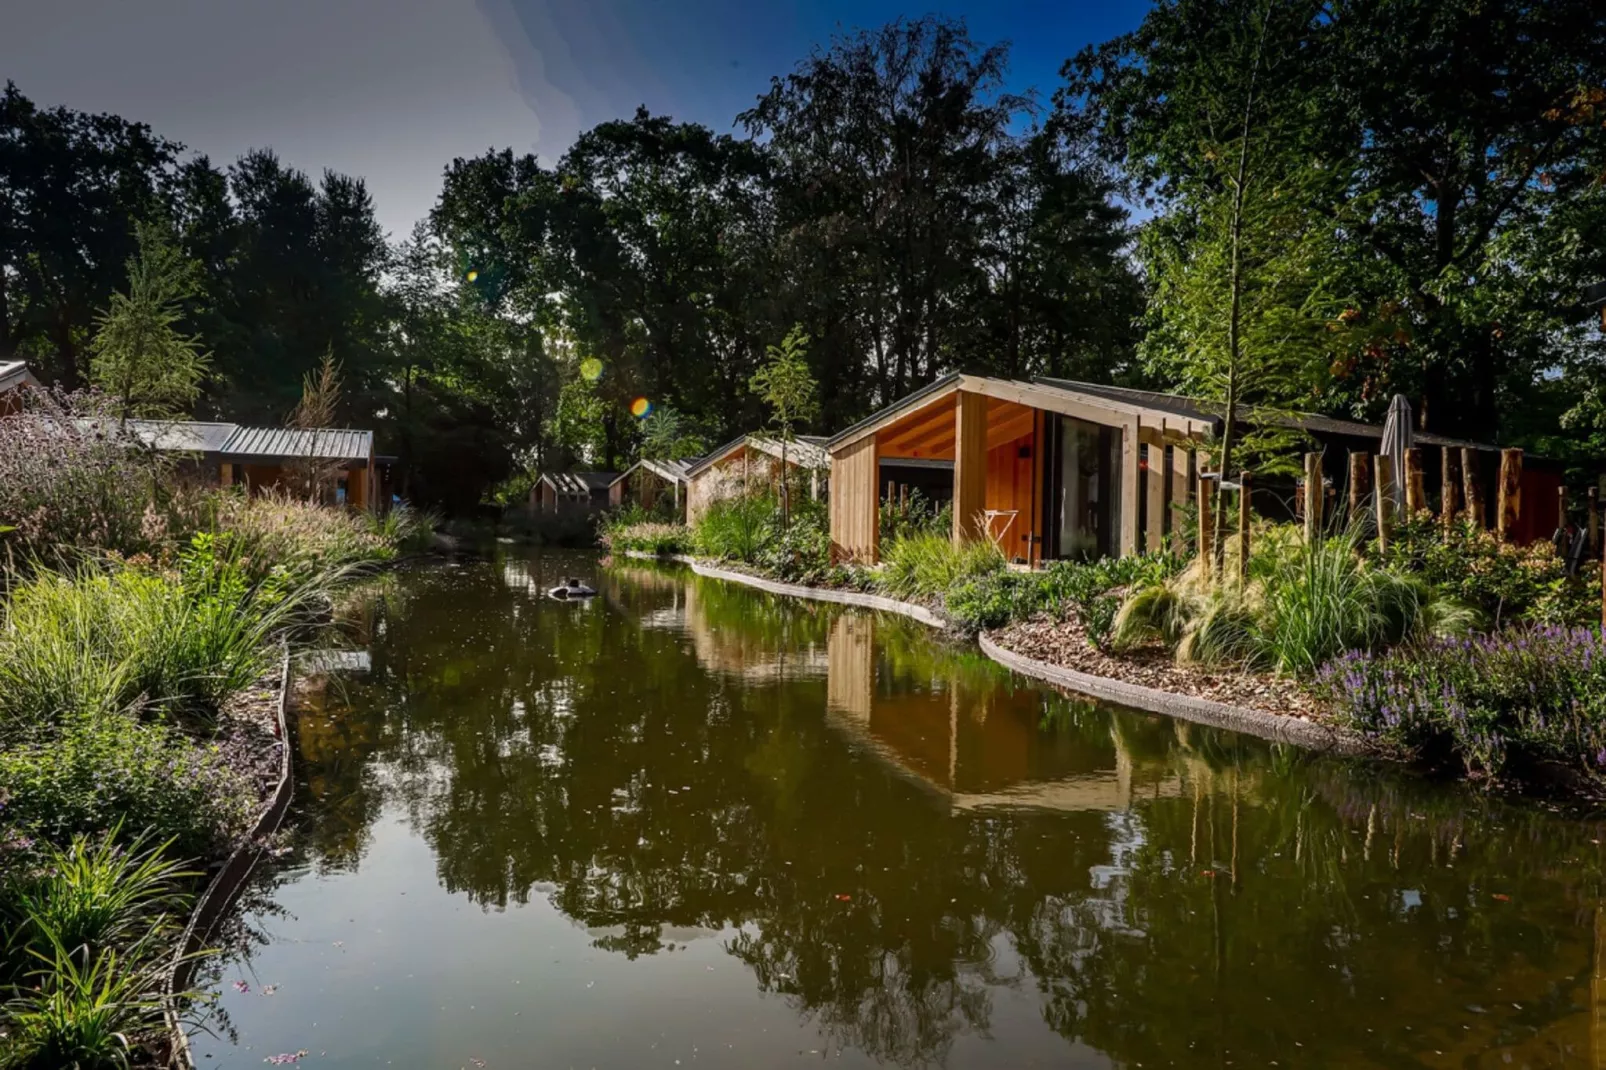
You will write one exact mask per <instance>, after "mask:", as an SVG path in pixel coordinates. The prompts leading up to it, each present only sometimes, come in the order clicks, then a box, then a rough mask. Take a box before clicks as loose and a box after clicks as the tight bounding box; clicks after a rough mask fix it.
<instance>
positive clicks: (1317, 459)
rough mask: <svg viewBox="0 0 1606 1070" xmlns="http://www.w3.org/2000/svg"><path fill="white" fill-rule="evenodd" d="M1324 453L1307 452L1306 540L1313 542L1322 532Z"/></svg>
mask: <svg viewBox="0 0 1606 1070" xmlns="http://www.w3.org/2000/svg"><path fill="white" fill-rule="evenodd" d="M1322 500H1323V494H1322V455H1321V454H1319V453H1307V454H1305V541H1306V542H1308V543H1313V542H1315V541H1316V539H1317V537H1318V536H1320V535H1321V533H1322Z"/></svg>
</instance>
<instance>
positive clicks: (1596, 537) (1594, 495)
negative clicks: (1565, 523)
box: [1589, 487, 1600, 550]
mask: <svg viewBox="0 0 1606 1070" xmlns="http://www.w3.org/2000/svg"><path fill="white" fill-rule="evenodd" d="M1589 547H1590V549H1592V550H1598V549H1599V548H1600V488H1599V487H1590V488H1589Z"/></svg>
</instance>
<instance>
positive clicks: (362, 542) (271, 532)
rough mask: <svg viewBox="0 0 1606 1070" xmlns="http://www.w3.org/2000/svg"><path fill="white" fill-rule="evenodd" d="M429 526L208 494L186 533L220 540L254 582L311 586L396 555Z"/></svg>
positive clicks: (290, 501) (267, 498)
mask: <svg viewBox="0 0 1606 1070" xmlns="http://www.w3.org/2000/svg"><path fill="white" fill-rule="evenodd" d="M432 525H433V521H432V518H430V517H429V515H428V514H418V513H415V512H414V511H412V510H410V509H396V510H392V511H391V512H390V513H389V514H388V515H387V516H385V517H381V518H376V517H373V516H371V515H369V514H364V513H356V512H351V511H349V510H346V509H338V508H333V507H330V506H327V505H320V504H318V503H317V502H311V501H307V500H306V499H305V498H300V497H297V496H295V495H293V494H290V493H289V492H287V491H283V490H270V491H267V492H266V493H262V494H254V495H248V494H246V493H244V492H243V491H240V490H227V491H221V492H217V493H214V494H213V495H211V496H210V497H209V499H208V502H207V508H206V512H205V515H203V516H201V517H197V518H196V519H195V520H194V521H193V522H192V523H191V525H190V526H192V527H193V528H194V530H196V531H198V532H201V533H210V534H216V535H223V536H226V537H227V540H228V544H229V546H230V548H231V551H232V552H234V553H236V554H237V555H238V556H237V560H238V563H239V564H240V566H241V567H242V568H243V569H245V570H246V571H247V572H248V573H249V574H250V575H251V576H252V577H253V578H254V579H261V578H264V577H266V576H267V575H268V574H269V573H270V572H273V571H275V570H276V571H278V572H279V573H281V574H284V575H287V576H290V577H293V578H297V579H313V578H316V577H318V576H320V575H322V574H325V573H328V572H329V571H331V570H334V569H357V568H362V567H365V566H370V565H377V564H380V563H382V562H385V561H389V560H391V559H393V558H395V557H396V556H397V554H398V553H399V552H400V551H401V550H402V549H403V548H404V544H406V543H407V542H408V541H410V540H417V541H422V540H424V539H426V538H427V537H428V535H427V532H428V531H429V530H430V528H431V527H432Z"/></svg>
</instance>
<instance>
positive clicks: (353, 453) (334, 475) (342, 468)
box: [217, 427, 389, 510]
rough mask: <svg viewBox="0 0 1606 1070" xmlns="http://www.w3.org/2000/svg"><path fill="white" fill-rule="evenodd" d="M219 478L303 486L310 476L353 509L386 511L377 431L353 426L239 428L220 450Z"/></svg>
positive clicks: (250, 484) (252, 485)
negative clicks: (375, 435) (354, 428)
mask: <svg viewBox="0 0 1606 1070" xmlns="http://www.w3.org/2000/svg"><path fill="white" fill-rule="evenodd" d="M217 460H218V468H219V471H218V482H219V484H220V485H222V486H225V487H227V486H230V485H232V484H236V483H238V484H242V485H244V486H245V487H246V488H248V489H249V490H253V491H255V490H263V489H268V488H274V487H300V486H301V485H303V484H304V483H306V482H307V481H308V480H309V479H310V480H313V481H315V482H317V483H319V484H322V485H324V486H325V487H326V490H325V491H324V496H325V497H326V498H327V499H328V500H331V501H333V502H334V503H337V504H340V505H347V506H350V507H351V508H353V509H375V510H382V509H383V508H384V507H385V506H386V505H387V504H388V503H389V495H388V494H381V490H382V489H383V488H382V487H381V478H380V464H379V459H378V458H377V457H375V455H374V433H373V432H372V431H357V430H352V429H350V428H333V427H328V428H324V427H320V428H287V427H237V428H235V431H234V434H233V435H231V436H230V437H229V439H228V441H227V442H225V443H224V445H223V448H222V449H221V450H219V451H218V456H217Z"/></svg>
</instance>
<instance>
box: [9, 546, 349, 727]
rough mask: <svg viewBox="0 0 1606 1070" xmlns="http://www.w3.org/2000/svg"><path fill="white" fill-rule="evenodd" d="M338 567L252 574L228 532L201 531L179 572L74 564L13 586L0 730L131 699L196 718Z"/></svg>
mask: <svg viewBox="0 0 1606 1070" xmlns="http://www.w3.org/2000/svg"><path fill="white" fill-rule="evenodd" d="M332 581H333V577H332V576H331V575H330V574H329V573H327V572H325V573H323V574H322V575H320V576H318V577H302V578H296V577H292V576H290V575H288V574H286V573H283V572H279V571H276V570H275V571H270V572H269V574H268V575H267V576H266V577H264V578H262V579H260V580H257V581H255V582H253V580H252V579H251V577H250V575H249V574H248V572H247V566H246V563H245V558H244V554H243V553H242V552H241V550H240V549H239V548H238V547H237V545H236V544H234V543H233V541H232V540H231V539H228V538H219V537H217V536H212V535H197V536H196V537H195V539H194V540H193V541H192V543H191V545H190V547H189V548H188V549H187V550H186V551H185V552H184V553H183V554H182V555H180V559H179V562H178V567H177V570H176V572H157V571H154V570H147V569H144V568H138V567H134V566H131V565H112V566H110V567H108V568H99V567H96V566H90V565H81V566H78V567H77V568H75V569H74V570H72V571H69V572H65V573H54V572H41V573H39V574H37V575H36V576H35V577H34V578H33V579H31V580H28V581H26V582H23V583H21V584H19V585H18V586H16V587H15V588H14V589H13V590H12V592H11V597H10V599H9V601H8V602H7V603H6V605H5V607H4V617H3V623H0V740H3V739H7V738H15V737H17V736H21V735H27V734H28V733H30V732H37V731H39V730H41V729H49V728H51V727H52V726H54V725H57V724H59V723H62V722H64V721H71V720H73V719H82V718H90V717H98V716H104V715H107V714H111V713H115V712H117V711H118V710H121V709H124V708H128V707H135V706H138V707H141V708H147V709H160V710H163V711H167V712H169V713H174V714H182V715H185V716H188V717H195V718H201V719H202V720H203V721H205V720H207V719H209V718H210V716H211V715H214V714H215V713H216V712H217V710H218V709H219V708H220V707H221V705H222V704H223V702H224V701H225V700H226V699H227V698H228V697H229V696H230V695H232V694H234V693H236V692H238V691H241V690H243V689H245V688H246V687H248V686H250V685H251V684H252V683H253V682H254V681H255V680H256V679H257V678H258V677H260V676H261V675H262V674H263V672H265V671H266V670H267V668H268V666H269V665H270V663H271V661H272V658H273V654H272V650H271V646H270V644H271V641H272V639H273V638H274V637H275V636H276V635H278V634H280V633H282V632H284V631H285V630H286V629H288V628H290V627H292V626H294V625H295V624H297V623H298V622H300V621H301V620H303V619H305V617H306V615H307V613H308V611H309V610H310V608H311V607H312V606H313V605H314V604H316V603H318V602H319V601H320V600H321V598H322V596H323V595H324V594H325V593H326V592H327V590H328V588H329V586H330V584H331V583H332Z"/></svg>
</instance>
